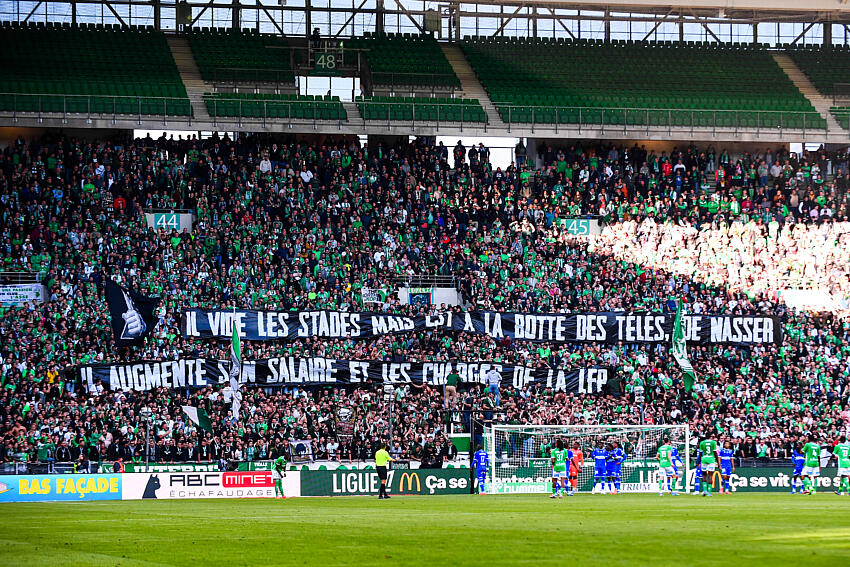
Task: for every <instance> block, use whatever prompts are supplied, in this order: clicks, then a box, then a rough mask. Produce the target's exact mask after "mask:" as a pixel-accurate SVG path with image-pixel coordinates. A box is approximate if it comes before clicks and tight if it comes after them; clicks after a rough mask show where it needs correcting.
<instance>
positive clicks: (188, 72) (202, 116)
mask: <svg viewBox="0 0 850 567" xmlns="http://www.w3.org/2000/svg"><path fill="white" fill-rule="evenodd" d="M167 39H168V47H169V48H171V54H172V55H173V56H174V62H175V63H176V64H177V70H178V71H180V79H181V80H182V81H183V85H184V86H185V87H186V95H187V96H188V97H189V102H190V103H191V104H192V110H193V111H194V112H195V119H196V120H200V121H203V122H210V121H212V118H211V117H210V113H209V111H207V105H206V104H205V103H204V93H205V92H207V91H209V87H207V85H206V83H204V80H203V79H202V78H201V71H200V69H198V63H197V62H196V61H195V56H194V55H192V48H191V47H189V40H188V39H186V38H185V37H184V36H178V35H168V36H167Z"/></svg>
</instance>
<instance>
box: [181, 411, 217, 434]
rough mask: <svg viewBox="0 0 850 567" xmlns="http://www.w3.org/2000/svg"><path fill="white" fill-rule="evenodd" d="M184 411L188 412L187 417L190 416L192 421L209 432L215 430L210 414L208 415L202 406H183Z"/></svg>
mask: <svg viewBox="0 0 850 567" xmlns="http://www.w3.org/2000/svg"><path fill="white" fill-rule="evenodd" d="M183 413H184V414H186V417H188V418H189V421H191V422H192V423H194V424H195V425H197V426H198V427H200V428H201V429H203V430H204V431H206V432H207V433H212V432H213V431H212V422H211V421H210V416H208V415H207V412H205V411H204V410H202V409H201V408H196V407H194V406H183Z"/></svg>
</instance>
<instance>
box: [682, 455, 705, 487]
mask: <svg viewBox="0 0 850 567" xmlns="http://www.w3.org/2000/svg"><path fill="white" fill-rule="evenodd" d="M694 458H695V459H696V466H695V467H694V490H693V492H691V494H693V495H696V496H699V495H700V494H701V490H702V488H701V487H702V464H701V461H702V451H700V450H699V448H697V452H696V454H695V456H694ZM685 482H687V479H685Z"/></svg>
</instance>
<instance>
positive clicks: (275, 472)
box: [272, 455, 286, 498]
mask: <svg viewBox="0 0 850 567" xmlns="http://www.w3.org/2000/svg"><path fill="white" fill-rule="evenodd" d="M285 476H286V459H284V458H283V456H282V455H281V456H280V457H278V458H276V459H275V460H274V461H273V462H272V479H273V480H274V497H275V498H286V495H284V493H283V477H285ZM278 493H280V496H278Z"/></svg>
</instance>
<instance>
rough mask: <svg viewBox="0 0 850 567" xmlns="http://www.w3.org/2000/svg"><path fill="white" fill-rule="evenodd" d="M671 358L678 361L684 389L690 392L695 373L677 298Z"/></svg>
mask: <svg viewBox="0 0 850 567" xmlns="http://www.w3.org/2000/svg"><path fill="white" fill-rule="evenodd" d="M672 351H673V358H675V359H676V362H678V363H679V368H681V369H682V375H683V380H684V382H685V390H686V391H688V392H690V391H691V390H692V389H693V387H694V382H695V381H696V378H697V376H696V373H695V372H694V367H693V366H691V361H690V360H688V346H687V344H686V343H685V333H684V331H683V330H682V300H681V299H680V300H679V303H678V305H677V306H676V322H675V324H674V325H673V348H672Z"/></svg>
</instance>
